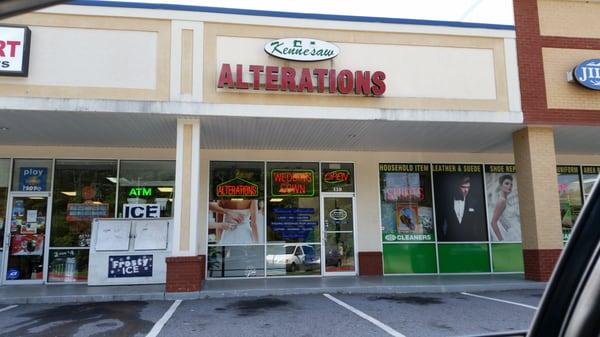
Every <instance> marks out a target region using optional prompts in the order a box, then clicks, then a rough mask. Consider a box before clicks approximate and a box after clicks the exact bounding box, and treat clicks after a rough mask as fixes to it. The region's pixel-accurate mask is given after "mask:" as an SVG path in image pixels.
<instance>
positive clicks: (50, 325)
mask: <svg viewBox="0 0 600 337" xmlns="http://www.w3.org/2000/svg"><path fill="white" fill-rule="evenodd" d="M147 305H148V303H147V302H141V301H139V302H102V303H82V304H72V305H63V306H54V307H51V308H48V309H44V310H38V311H32V312H27V313H23V314H21V315H19V316H18V317H21V318H25V319H26V321H21V322H19V323H14V324H11V325H6V326H4V331H5V333H3V334H0V336H1V337H4V336H6V337H8V336H10V337H14V336H22V337H49V336H52V337H74V336H87V337H126V336H127V337H130V336H135V335H136V334H138V333H141V334H145V333H147V332H148V331H149V330H150V329H152V326H153V325H154V322H151V321H147V320H144V319H141V318H140V314H141V311H142V310H143V309H144V308H145V307H146V306H147ZM83 330H85V331H83Z"/></svg>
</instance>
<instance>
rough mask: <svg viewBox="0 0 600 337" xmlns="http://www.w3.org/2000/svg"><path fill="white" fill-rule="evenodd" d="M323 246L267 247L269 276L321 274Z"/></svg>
mask: <svg viewBox="0 0 600 337" xmlns="http://www.w3.org/2000/svg"><path fill="white" fill-rule="evenodd" d="M320 249H321V245H317V244H307V243H288V244H284V245H267V256H266V259H267V275H268V276H294V275H319V274H321V250H320Z"/></svg>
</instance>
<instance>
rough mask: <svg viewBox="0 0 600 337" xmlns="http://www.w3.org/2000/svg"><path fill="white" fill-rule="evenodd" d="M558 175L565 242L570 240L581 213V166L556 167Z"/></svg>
mask: <svg viewBox="0 0 600 337" xmlns="http://www.w3.org/2000/svg"><path fill="white" fill-rule="evenodd" d="M556 172H557V174H558V197H559V200H560V219H561V220H560V222H561V225H562V232H563V240H565V241H567V240H569V237H570V236H571V229H572V228H573V225H574V224H575V221H576V220H577V217H578V216H579V212H581V207H582V205H583V202H582V200H581V199H582V198H581V183H580V181H579V166H567V165H561V166H557V167H556Z"/></svg>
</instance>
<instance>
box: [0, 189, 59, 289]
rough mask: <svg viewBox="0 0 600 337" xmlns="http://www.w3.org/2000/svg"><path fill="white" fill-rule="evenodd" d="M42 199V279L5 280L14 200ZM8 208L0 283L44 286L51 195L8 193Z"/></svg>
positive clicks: (48, 241) (46, 275)
mask: <svg viewBox="0 0 600 337" xmlns="http://www.w3.org/2000/svg"><path fill="white" fill-rule="evenodd" d="M27 197H43V198H46V203H47V204H46V225H45V226H46V229H45V231H44V253H43V254H44V256H43V259H42V279H41V280H7V279H6V271H7V268H8V257H9V255H10V239H11V238H10V226H11V221H12V208H13V200H14V198H27ZM7 202H8V207H7V208H6V218H5V219H6V224H5V226H4V234H3V235H4V253H5V254H4V257H3V265H2V270H1V271H0V276H1V278H0V282H2V284H5V285H15V284H45V283H46V282H47V279H48V254H49V248H50V223H51V221H50V220H51V219H50V217H51V215H52V193H50V192H9V193H8V200H7Z"/></svg>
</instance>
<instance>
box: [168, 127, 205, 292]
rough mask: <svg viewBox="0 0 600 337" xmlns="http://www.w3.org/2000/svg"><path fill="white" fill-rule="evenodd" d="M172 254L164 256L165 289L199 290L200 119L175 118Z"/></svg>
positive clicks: (201, 273) (201, 267)
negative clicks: (165, 259) (175, 146)
mask: <svg viewBox="0 0 600 337" xmlns="http://www.w3.org/2000/svg"><path fill="white" fill-rule="evenodd" d="M175 172H176V175H175V202H174V205H173V213H174V216H173V223H174V224H173V246H172V256H170V257H168V258H167V284H166V291H167V292H190V291H199V290H201V289H202V283H203V282H204V270H205V266H206V261H205V260H206V257H205V256H204V255H198V235H197V232H198V220H199V216H198V215H199V213H198V210H199V197H200V188H199V185H200V184H199V178H200V121H199V120H197V119H179V120H178V121H177V158H176V168H175Z"/></svg>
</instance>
